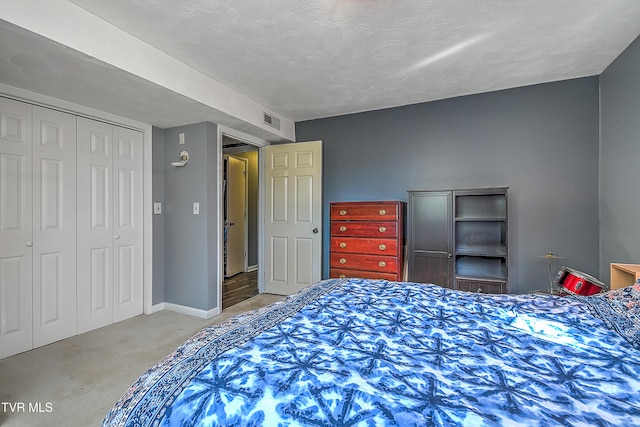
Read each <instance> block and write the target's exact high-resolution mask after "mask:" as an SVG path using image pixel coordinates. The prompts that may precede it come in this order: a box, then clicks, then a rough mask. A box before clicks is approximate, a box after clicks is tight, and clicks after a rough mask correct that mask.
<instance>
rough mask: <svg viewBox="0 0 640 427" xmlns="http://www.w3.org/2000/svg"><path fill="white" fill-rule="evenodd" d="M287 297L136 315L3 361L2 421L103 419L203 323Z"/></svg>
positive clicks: (88, 422)
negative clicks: (212, 313)
mask: <svg viewBox="0 0 640 427" xmlns="http://www.w3.org/2000/svg"><path fill="white" fill-rule="evenodd" d="M280 299H282V296H280V295H270V294H260V295H257V296H255V297H253V298H250V299H248V300H246V301H243V302H240V303H238V304H235V305H233V306H231V307H229V308H228V309H225V310H223V312H222V314H221V315H219V316H216V317H215V318H212V319H206V320H205V319H199V318H196V317H191V316H187V315H184V314H179V313H174V312H170V311H159V312H156V313H153V314H151V315H142V316H137V317H134V318H132V319H128V320H125V321H122V322H119V323H116V324H113V325H110V326H106V327H104V328H100V329H97V330H95V331H91V332H87V333H85V334H81V335H77V336H75V337H72V338H68V339H65V340H62V341H58V342H55V343H53V344H50V345H47V346H44V347H40V348H37V349H34V350H31V351H27V352H25V353H21V354H17V355H15V356H11V357H7V358H5V359H2V360H0V425H1V426H6V427H23V426H25V427H38V426H74V427H76V426H77V427H91V426H99V425H100V424H101V422H102V420H103V418H104V416H105V415H106V414H107V412H108V411H109V409H110V408H111V406H113V404H114V403H115V402H116V401H117V400H118V399H119V398H120V397H121V396H122V394H123V393H124V392H125V390H126V389H127V388H128V387H129V386H130V385H131V384H132V383H133V382H134V381H135V380H136V379H137V378H138V376H140V374H142V373H143V372H144V371H146V370H147V369H149V368H150V367H151V366H153V365H155V364H156V363H157V362H158V361H160V359H162V358H163V357H164V356H166V355H167V354H169V353H171V352H172V351H173V350H174V349H175V348H176V347H178V346H179V345H180V344H182V342H184V341H185V340H187V339H188V338H189V337H191V336H192V335H194V334H195V333H196V332H198V331H199V330H200V329H202V328H204V327H207V326H210V325H212V324H216V323H220V322H222V321H223V320H226V319H228V318H229V317H231V316H233V315H235V314H238V313H241V312H244V311H248V310H252V309H255V308H259V307H263V306H265V305H268V304H270V303H272V302H275V301H277V300H280Z"/></svg>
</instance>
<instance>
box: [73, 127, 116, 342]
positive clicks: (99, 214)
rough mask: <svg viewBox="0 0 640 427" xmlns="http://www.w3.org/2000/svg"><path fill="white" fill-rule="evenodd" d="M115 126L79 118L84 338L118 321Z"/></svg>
mask: <svg viewBox="0 0 640 427" xmlns="http://www.w3.org/2000/svg"><path fill="white" fill-rule="evenodd" d="M112 141H113V139H112V128H111V125H108V124H106V123H102V122H98V121H95V120H90V119H86V118H83V117H78V208H77V215H78V218H77V224H78V227H77V233H78V238H77V241H78V248H77V250H78V257H77V262H78V289H77V297H78V302H77V308H78V310H77V315H78V333H83V332H87V331H90V330H92V329H96V328H99V327H101V326H105V325H109V324H111V323H112V322H113V239H114V234H115V233H114V229H113V218H112V216H113V212H114V209H113V188H112V181H113V166H112V164H113V158H112V152H113V149H112Z"/></svg>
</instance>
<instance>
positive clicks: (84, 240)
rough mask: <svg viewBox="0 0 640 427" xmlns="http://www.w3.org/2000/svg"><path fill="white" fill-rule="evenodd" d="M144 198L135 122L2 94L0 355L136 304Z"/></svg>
mask: <svg viewBox="0 0 640 427" xmlns="http://www.w3.org/2000/svg"><path fill="white" fill-rule="evenodd" d="M98 158H99V159H101V160H100V161H97V160H96V159H98ZM141 203H142V134H141V133H140V132H137V131H132V130H128V129H124V128H120V127H118V126H112V125H107V124H105V123H102V122H98V121H94V120H89V119H85V118H82V117H77V116H75V115H73V114H69V113H64V112H60V111H56V110H52V109H48V108H43V107H39V106H33V105H31V104H28V103H24V102H20V101H15V100H11V99H7V98H3V97H0V358H3V357H7V356H10V355H13V354H16V353H20V352H22V351H26V350H29V349H31V348H34V347H39V346H42V345H45V344H49V343H51V342H54V341H57V340H61V339H64V338H67V337H70V336H72V335H75V334H76V333H81V332H84V331H87V330H91V329H95V328H97V327H100V326H105V325H107V324H110V323H112V322H114V321H118V320H122V319H124V318H127V317H132V316H135V315H137V314H140V313H142V244H143V243H142V242H143V237H142V205H141ZM107 235H108V236H109V237H108V238H107V237H105V236H107Z"/></svg>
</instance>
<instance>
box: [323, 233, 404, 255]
mask: <svg viewBox="0 0 640 427" xmlns="http://www.w3.org/2000/svg"><path fill="white" fill-rule="evenodd" d="M331 252H340V253H344V252H351V253H360V254H371V255H388V256H396V255H398V240H397V239H395V240H394V239H368V238H366V237H332V238H331Z"/></svg>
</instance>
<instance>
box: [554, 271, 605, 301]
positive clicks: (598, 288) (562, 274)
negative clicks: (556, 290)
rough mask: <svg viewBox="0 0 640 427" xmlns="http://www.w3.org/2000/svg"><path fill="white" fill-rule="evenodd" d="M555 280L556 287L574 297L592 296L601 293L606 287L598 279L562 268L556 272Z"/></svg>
mask: <svg viewBox="0 0 640 427" xmlns="http://www.w3.org/2000/svg"><path fill="white" fill-rule="evenodd" d="M556 279H557V281H558V285H560V286H562V287H564V288H565V289H566V290H567V291H569V292H570V293H572V294H576V295H585V296H588V295H594V294H597V293H599V292H602V290H603V289H604V288H605V287H606V285H605V284H604V283H602V282H601V281H599V280H598V279H596V278H594V277H591V276H589V275H588V274H585V273H583V272H581V271H578V270H574V269H572V268H569V267H562V270H560V271H559V272H558V275H557V276H556Z"/></svg>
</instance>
